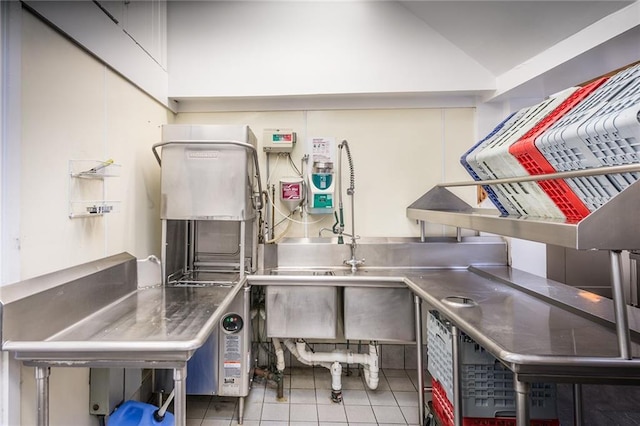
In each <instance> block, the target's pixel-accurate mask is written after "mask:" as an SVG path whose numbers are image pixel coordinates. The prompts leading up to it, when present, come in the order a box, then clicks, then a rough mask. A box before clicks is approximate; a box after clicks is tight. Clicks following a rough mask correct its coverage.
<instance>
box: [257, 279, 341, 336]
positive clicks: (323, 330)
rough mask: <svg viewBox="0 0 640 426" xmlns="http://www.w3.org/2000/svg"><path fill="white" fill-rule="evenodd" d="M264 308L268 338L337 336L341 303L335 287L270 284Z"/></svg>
mask: <svg viewBox="0 0 640 426" xmlns="http://www.w3.org/2000/svg"><path fill="white" fill-rule="evenodd" d="M265 307H266V311H267V336H268V337H281V338H298V337H300V338H308V339H335V338H337V337H338V321H339V317H338V315H339V311H340V307H341V306H340V305H339V298H338V288H337V287H328V286H326V287H315V286H305V285H301V286H279V285H270V286H267V289H266V305H265Z"/></svg>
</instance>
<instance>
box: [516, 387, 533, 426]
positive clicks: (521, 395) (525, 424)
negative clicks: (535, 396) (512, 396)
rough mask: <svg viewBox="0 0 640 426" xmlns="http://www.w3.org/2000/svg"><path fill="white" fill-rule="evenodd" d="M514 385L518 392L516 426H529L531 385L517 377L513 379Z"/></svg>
mask: <svg viewBox="0 0 640 426" xmlns="http://www.w3.org/2000/svg"><path fill="white" fill-rule="evenodd" d="M513 385H514V388H515V390H516V426H529V425H530V424H531V420H530V418H529V417H530V416H529V397H530V393H531V383H527V382H521V381H520V380H518V377H517V375H514V377H513Z"/></svg>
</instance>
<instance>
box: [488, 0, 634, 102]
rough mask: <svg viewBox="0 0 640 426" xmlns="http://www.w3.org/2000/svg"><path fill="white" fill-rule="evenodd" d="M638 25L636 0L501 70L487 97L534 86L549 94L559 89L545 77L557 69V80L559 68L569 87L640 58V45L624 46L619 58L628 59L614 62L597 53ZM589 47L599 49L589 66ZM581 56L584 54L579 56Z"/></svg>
mask: <svg viewBox="0 0 640 426" xmlns="http://www.w3.org/2000/svg"><path fill="white" fill-rule="evenodd" d="M639 26H640V1H636V2H635V3H633V4H631V5H629V6H627V7H625V8H623V9H620V10H619V11H617V12H615V13H612V14H611V15H609V16H606V17H604V18H603V19H601V20H599V21H598V22H596V23H594V24H592V25H590V26H589V27H587V28H585V29H583V30H582V31H580V32H578V33H576V34H574V35H572V36H570V37H568V38H566V39H565V40H563V41H561V42H559V43H557V44H556V45H554V46H552V47H550V48H549V49H547V50H545V51H544V52H542V53H540V54H538V55H536V56H534V57H532V58H531V59H529V60H527V61H525V62H523V63H522V64H520V65H518V66H516V67H514V68H512V69H511V70H509V71H507V72H505V73H503V74H501V75H500V76H498V77H497V78H496V91H495V92H494V93H493V95H491V96H490V97H489V98H487V99H486V100H487V101H492V100H499V99H503V98H505V97H512V96H513V95H517V94H518V93H519V92H522V93H527V92H528V93H531V92H532V91H533V90H534V89H537V90H538V91H546V93H536V94H537V95H549V94H551V93H553V91H555V90H558V89H557V88H551V87H548V84H547V82H548V81H550V80H552V79H550V78H546V77H547V74H554V73H555V74H554V80H555V81H558V78H557V77H558V75H557V74H558V70H561V74H563V75H564V76H565V79H568V80H570V81H568V84H565V82H564V81H560V84H564V87H567V86H571V85H574V84H579V83H580V82H583V81H586V80H589V79H591V78H594V77H597V76H599V75H602V74H604V73H606V72H608V71H611V70H612V69H615V68H617V67H621V66H624V65H626V64H628V63H629V62H633V61H637V60H638V59H640V47H638V48H637V49H631V51H629V49H625V50H624V52H625V54H626V56H625V55H622V56H620V57H619V59H618V61H628V62H626V63H619V64H612V63H611V58H610V56H608V57H607V59H608V60H607V61H602V60H600V58H599V57H597V56H598V55H602V54H603V53H605V52H603V51H604V50H605V49H597V48H598V47H599V46H602V45H604V44H605V43H607V42H609V41H613V39H615V38H617V37H620V39H621V40H623V39H624V33H625V32H627V31H630V30H632V29H634V28H636V27H639ZM634 36H635V33H634ZM590 51H593V52H597V53H598V55H594V56H593V57H589V56H588V57H589V61H588V63H589V66H588V67H585V66H584V64H585V62H584V55H589V52H590ZM629 55H630V56H629ZM581 56H583V58H581V60H579V59H580V57H581ZM627 56H629V57H627ZM632 57H635V59H633V58H632ZM600 68H602V69H600ZM560 80H562V79H560Z"/></svg>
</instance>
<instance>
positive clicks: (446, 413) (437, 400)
mask: <svg viewBox="0 0 640 426" xmlns="http://www.w3.org/2000/svg"><path fill="white" fill-rule="evenodd" d="M431 386H432V401H431V402H432V407H433V411H434V412H435V415H436V416H437V417H438V419H439V420H440V423H441V424H442V425H443V426H454V418H453V405H452V404H451V402H449V399H448V398H447V394H446V393H445V391H444V388H443V387H442V385H441V384H440V382H438V381H437V380H435V379H433V380H432V381H431ZM530 425H531V426H560V421H559V420H558V419H531V423H530ZM462 426H516V419H515V418H514V417H493V418H491V417H463V418H462Z"/></svg>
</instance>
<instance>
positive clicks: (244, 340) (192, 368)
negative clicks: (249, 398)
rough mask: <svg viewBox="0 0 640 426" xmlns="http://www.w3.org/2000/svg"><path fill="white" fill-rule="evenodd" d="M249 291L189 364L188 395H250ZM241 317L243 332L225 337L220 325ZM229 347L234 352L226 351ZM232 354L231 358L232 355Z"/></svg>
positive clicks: (237, 299) (236, 300)
mask: <svg viewBox="0 0 640 426" xmlns="http://www.w3.org/2000/svg"><path fill="white" fill-rule="evenodd" d="M249 298H250V289H249V288H245V289H243V290H241V291H240V292H239V293H238V294H237V295H236V297H235V298H234V299H233V302H232V303H231V304H230V305H229V307H228V308H227V309H226V310H225V312H223V313H222V315H221V317H220V320H219V321H218V325H217V326H216V328H215V329H214V330H213V332H212V333H211V336H210V337H209V339H207V341H206V342H205V344H204V345H202V347H200V349H198V350H197V351H196V352H195V353H194V354H193V357H191V359H190V360H189V362H188V363H187V394H188V395H224V396H246V395H247V394H248V393H249V372H250V370H251V323H250V316H251V313H250V310H249ZM230 313H233V314H238V315H240V316H241V318H242V319H243V322H244V324H243V327H242V329H241V330H240V331H239V332H237V333H233V334H228V333H226V332H225V331H224V330H223V329H222V327H221V325H220V322H221V321H222V319H223V318H224V317H225V316H226V315H227V314H230ZM225 342H226V343H227V346H229V345H231V346H233V348H232V349H231V351H229V348H228V347H227V350H225ZM230 352H231V353H232V356H231V358H230V357H229V353H230Z"/></svg>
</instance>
